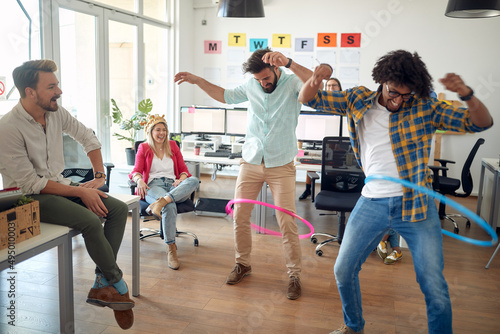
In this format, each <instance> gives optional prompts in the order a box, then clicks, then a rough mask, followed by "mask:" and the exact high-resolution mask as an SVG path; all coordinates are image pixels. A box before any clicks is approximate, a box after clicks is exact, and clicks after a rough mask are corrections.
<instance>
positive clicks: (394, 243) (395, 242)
mask: <svg viewBox="0 0 500 334" xmlns="http://www.w3.org/2000/svg"><path fill="white" fill-rule="evenodd" d="M386 234H388V235H389V238H387V241H388V242H389V244H390V245H391V248H393V249H394V248H396V247H399V234H398V233H397V232H396V231H394V230H392V229H391V230H389V232H387V233H386Z"/></svg>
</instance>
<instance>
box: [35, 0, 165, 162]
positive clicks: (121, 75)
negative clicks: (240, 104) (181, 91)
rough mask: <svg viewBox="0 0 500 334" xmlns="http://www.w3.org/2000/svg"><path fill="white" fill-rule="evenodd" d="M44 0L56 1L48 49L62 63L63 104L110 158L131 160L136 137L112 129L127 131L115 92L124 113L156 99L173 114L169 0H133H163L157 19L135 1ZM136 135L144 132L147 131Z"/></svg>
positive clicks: (156, 107) (159, 110) (156, 106)
mask: <svg viewBox="0 0 500 334" xmlns="http://www.w3.org/2000/svg"><path fill="white" fill-rule="evenodd" d="M40 1H41V2H42V5H43V7H44V8H51V10H50V14H51V15H50V19H51V22H52V24H51V28H52V31H51V32H50V34H48V35H47V36H45V42H46V45H45V46H46V50H45V51H46V52H44V56H45V57H47V58H51V59H54V61H56V63H57V64H58V66H59V69H60V71H59V76H60V81H61V89H62V91H63V95H62V98H61V105H62V106H63V107H65V108H66V109H67V110H68V111H70V112H71V113H72V114H73V115H74V116H75V117H77V118H78V120H80V121H81V122H82V123H84V124H85V125H86V126H88V127H90V128H92V129H94V131H95V133H96V135H97V136H98V138H99V140H100V141H101V143H102V154H103V159H104V160H105V161H109V162H113V163H114V164H115V165H117V166H119V165H125V164H126V163H127V158H126V154H125V148H128V147H130V146H131V144H130V143H129V142H128V141H125V140H118V137H117V136H114V135H113V134H114V133H119V134H122V135H128V133H127V132H126V131H125V130H123V129H120V127H119V125H117V124H114V123H113V122H112V117H111V115H112V109H111V108H112V105H111V99H114V100H115V101H116V103H117V105H118V107H119V108H120V109H121V111H122V112H123V115H124V117H125V118H129V117H130V116H132V115H133V113H134V112H135V111H136V108H137V105H138V103H139V102H140V101H141V100H143V99H144V98H150V99H151V100H152V102H153V113H156V114H164V115H165V116H166V118H167V120H169V121H170V120H172V119H173V117H172V115H173V112H172V111H171V109H172V105H173V103H172V101H171V99H168V96H171V94H169V93H171V92H170V91H171V90H173V85H171V83H170V82H171V81H172V79H170V78H172V77H173V74H172V71H171V70H170V68H171V67H172V64H171V61H170V60H171V59H170V56H169V54H170V53H171V52H169V51H168V49H169V48H168V46H169V45H170V42H169V36H170V35H171V34H170V23H169V22H167V21H164V22H160V21H159V18H160V17H166V16H167V15H166V11H167V9H166V8H167V5H166V4H167V1H166V0H149V1H148V2H144V1H139V2H137V3H135V1H133V0H128V2H127V3H129V4H132V3H135V5H134V6H133V8H136V7H137V6H138V4H140V6H139V7H137V8H142V7H144V8H146V7H148V6H146V4H153V3H154V4H156V5H155V6H156V7H158V6H159V7H158V8H160V10H159V13H158V15H160V14H161V15H160V16H158V17H157V18H152V17H147V16H144V14H143V13H146V12H147V11H146V10H145V9H144V8H143V9H142V10H140V11H139V12H138V13H136V14H134V13H132V12H131V9H130V8H128V7H127V8H125V9H123V10H122V9H116V8H121V7H120V6H118V5H119V4H123V3H121V2H120V1H118V0H112V1H109V3H106V4H104V3H102V4H100V3H98V2H96V3H93V4H89V3H86V2H84V1H80V0H74V1H67V0H40ZM136 1H137V0H136ZM108 5H113V6H114V7H113V8H114V9H112V8H108V7H107V6H108ZM141 6H142V7H141ZM131 8H132V7H131ZM44 13H45V14H47V12H44ZM148 15H149V14H148ZM136 139H143V136H142V133H141V134H140V136H139V138H136ZM65 154H67V153H66V151H65Z"/></svg>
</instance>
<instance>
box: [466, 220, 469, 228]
mask: <svg viewBox="0 0 500 334" xmlns="http://www.w3.org/2000/svg"><path fill="white" fill-rule="evenodd" d="M465 227H467V228H469V227H470V220H468V219H467V223H465Z"/></svg>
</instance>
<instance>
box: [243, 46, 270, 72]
mask: <svg viewBox="0 0 500 334" xmlns="http://www.w3.org/2000/svg"><path fill="white" fill-rule="evenodd" d="M272 51H273V50H271V49H270V48H265V49H259V50H256V51H254V53H252V55H251V56H250V58H248V60H247V62H246V63H243V65H242V67H243V73H247V72H250V74H255V73H259V72H261V71H262V70H264V69H266V68H271V67H273V66H271V65H270V64H266V63H264V62H263V61H262V57H263V56H264V55H265V54H266V53H268V52H272Z"/></svg>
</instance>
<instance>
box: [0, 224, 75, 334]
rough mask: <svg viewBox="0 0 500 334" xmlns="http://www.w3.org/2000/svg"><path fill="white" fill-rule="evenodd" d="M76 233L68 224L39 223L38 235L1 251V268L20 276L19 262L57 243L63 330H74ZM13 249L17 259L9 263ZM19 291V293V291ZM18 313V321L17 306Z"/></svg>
mask: <svg viewBox="0 0 500 334" xmlns="http://www.w3.org/2000/svg"><path fill="white" fill-rule="evenodd" d="M77 234H78V232H76V231H74V230H72V229H70V228H68V227H66V226H60V225H54V224H45V223H40V234H39V235H37V236H35V237H33V238H30V239H28V240H24V241H22V242H20V243H18V244H16V245H15V247H14V248H13V249H11V250H9V249H8V248H6V249H2V250H1V251H0V271H3V270H4V269H7V268H8V271H7V275H8V276H13V277H14V278H15V279H17V270H16V264H18V263H20V262H22V261H24V260H27V259H29V258H31V257H33V256H35V255H38V254H41V253H43V252H45V251H47V250H49V249H51V248H53V247H56V246H57V268H58V278H59V326H60V332H61V333H74V332H75V320H74V317H75V315H74V313H75V312H74V302H73V255H72V247H71V238H72V237H73V236H74V235H77ZM12 250H13V251H14V252H15V254H14V255H15V258H14V262H13V263H12V262H11V263H9V258H8V256H9V254H8V252H9V251H12ZM2 285H3V283H2ZM16 287H17V284H16ZM18 292H19V293H20V291H18ZM6 295H7V294H6ZM9 302H10V301H9ZM16 313H17V314H16V321H19V319H20V314H19V311H18V309H17V305H16ZM13 328H15V327H13Z"/></svg>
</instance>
